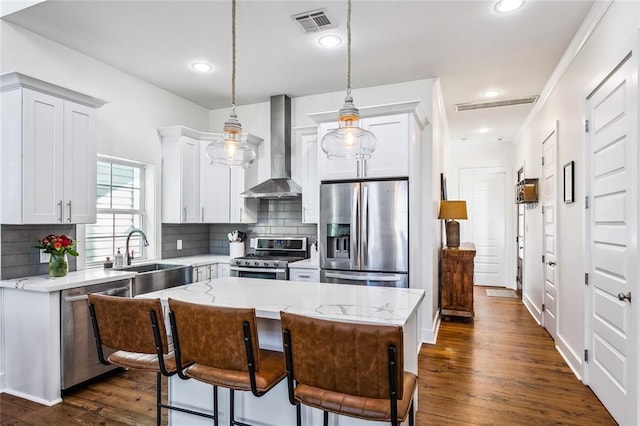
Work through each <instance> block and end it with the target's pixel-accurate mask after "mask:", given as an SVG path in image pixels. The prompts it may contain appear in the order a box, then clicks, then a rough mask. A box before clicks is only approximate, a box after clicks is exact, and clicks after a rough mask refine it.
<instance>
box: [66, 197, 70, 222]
mask: <svg viewBox="0 0 640 426" xmlns="http://www.w3.org/2000/svg"><path fill="white" fill-rule="evenodd" d="M67 207H69V218H68V219H67V221H68V222H71V201H69V202H68V203H67Z"/></svg>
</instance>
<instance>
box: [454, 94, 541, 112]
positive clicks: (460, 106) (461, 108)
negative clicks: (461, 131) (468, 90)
mask: <svg viewBox="0 0 640 426" xmlns="http://www.w3.org/2000/svg"><path fill="white" fill-rule="evenodd" d="M538 98H539V96H529V97H527V98H519V99H508V100H505V101H492V102H477V103H468V104H456V111H458V112H459V111H471V110H474V109H485V108H495V107H502V106H512V105H522V104H532V103H534V102H536V101H537V100H538Z"/></svg>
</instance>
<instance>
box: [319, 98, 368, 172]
mask: <svg viewBox="0 0 640 426" xmlns="http://www.w3.org/2000/svg"><path fill="white" fill-rule="evenodd" d="M338 125H339V127H338V128H337V129H335V130H332V131H330V132H329V133H327V134H326V135H324V136H323V138H322V141H321V142H320V146H321V147H322V150H323V151H324V152H325V154H327V158H329V159H330V160H333V159H356V160H368V159H369V158H371V154H372V153H373V151H375V149H376V137H375V136H374V134H373V133H371V132H370V131H368V130H365V129H363V128H361V127H360V113H359V111H358V108H356V107H355V105H354V104H353V98H352V97H351V95H347V97H346V98H345V100H344V105H343V106H342V108H341V109H340V112H339V113H338Z"/></svg>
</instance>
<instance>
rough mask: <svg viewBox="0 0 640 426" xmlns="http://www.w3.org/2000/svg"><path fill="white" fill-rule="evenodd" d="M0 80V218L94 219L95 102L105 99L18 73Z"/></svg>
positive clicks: (44, 220) (16, 221)
mask: <svg viewBox="0 0 640 426" xmlns="http://www.w3.org/2000/svg"><path fill="white" fill-rule="evenodd" d="M0 83H1V87H2V95H1V100H2V113H1V114H2V116H1V117H2V126H1V127H2V138H1V140H0V164H1V170H0V191H1V194H0V199H2V200H4V201H3V202H2V203H0V205H1V207H0V216H1V222H2V223H8V224H56V223H72V224H76V223H94V222H95V220H96V161H97V159H96V108H99V107H100V106H102V105H104V104H105V103H106V102H105V101H102V100H100V99H97V98H92V97H90V96H87V95H84V94H81V93H78V92H74V91H71V90H68V89H65V88H62V87H59V86H55V85H52V84H49V83H46V82H43V81H41V80H37V79H34V78H31V77H29V76H25V75H23V74H19V73H10V74H4V75H2V76H0ZM9 201H10V202H9Z"/></svg>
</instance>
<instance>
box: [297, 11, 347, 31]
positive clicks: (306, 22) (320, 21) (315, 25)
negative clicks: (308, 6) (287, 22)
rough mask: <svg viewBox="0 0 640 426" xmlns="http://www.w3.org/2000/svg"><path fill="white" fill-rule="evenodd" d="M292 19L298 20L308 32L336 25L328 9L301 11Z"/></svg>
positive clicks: (303, 29)
mask: <svg viewBox="0 0 640 426" xmlns="http://www.w3.org/2000/svg"><path fill="white" fill-rule="evenodd" d="M291 19H293V20H294V21H296V22H297V23H298V24H299V25H300V27H302V31H304V32H305V33H306V34H311V33H315V32H318V31H324V30H328V29H329V28H335V26H336V25H335V24H334V23H333V22H331V20H330V19H329V17H328V16H327V9H317V10H312V11H311V12H303V13H299V14H297V15H293V16H292V17H291Z"/></svg>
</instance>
